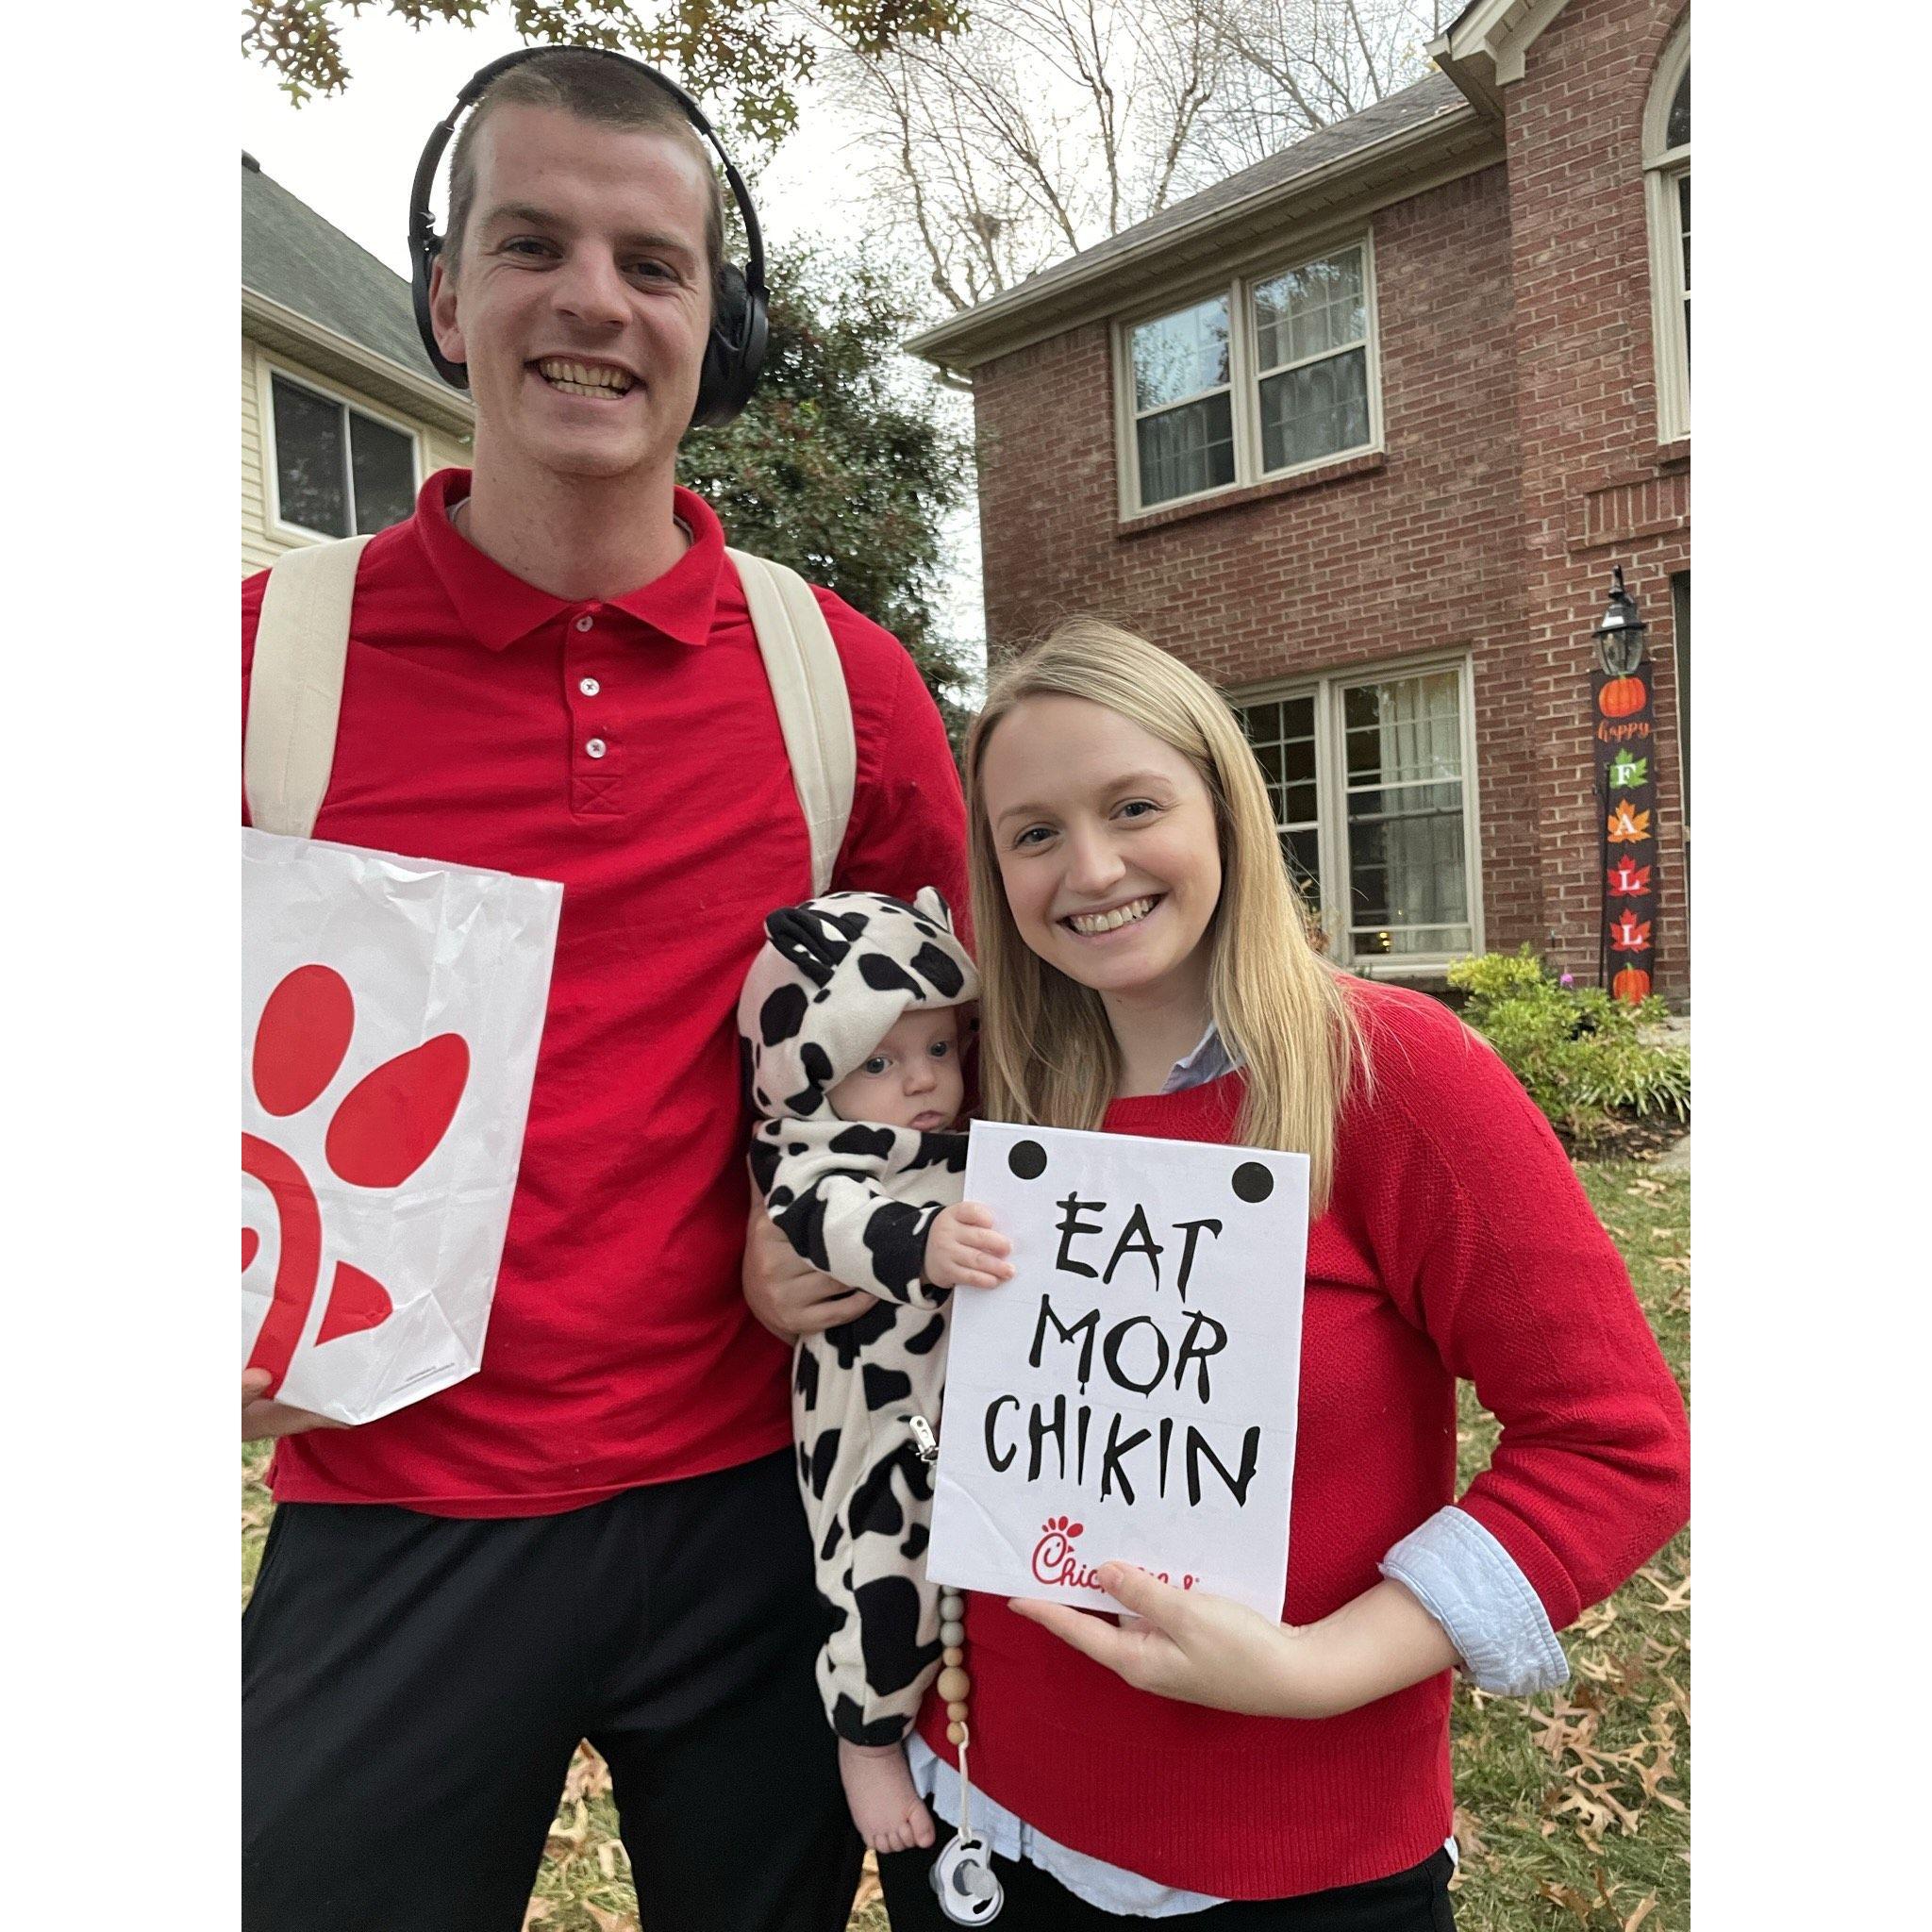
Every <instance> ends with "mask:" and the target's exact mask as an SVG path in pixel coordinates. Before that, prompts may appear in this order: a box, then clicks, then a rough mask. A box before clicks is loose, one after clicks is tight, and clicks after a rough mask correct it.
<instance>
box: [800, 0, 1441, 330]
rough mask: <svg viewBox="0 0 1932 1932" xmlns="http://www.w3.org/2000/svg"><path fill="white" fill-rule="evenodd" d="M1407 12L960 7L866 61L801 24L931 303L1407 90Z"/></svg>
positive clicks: (1418, 65) (855, 48)
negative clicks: (923, 38)
mask: <svg viewBox="0 0 1932 1932" xmlns="http://www.w3.org/2000/svg"><path fill="white" fill-rule="evenodd" d="M1432 10H1433V9H1432V8H1430V7H1429V6H1427V5H1418V4H1416V0H1339V4H1338V0H1140V4H1131V0H976V4H975V5H974V8H973V9H972V12H971V18H970V25H968V26H967V28H966V29H965V30H964V31H963V32H960V33H958V34H957V35H954V36H951V37H949V38H947V39H945V40H943V41H941V42H937V43H934V42H913V41H909V40H908V41H902V42H899V43H898V44H896V45H895V46H892V47H891V48H886V49H877V48H868V47H865V46H861V45H859V44H858V43H856V42H854V41H853V39H852V38H851V37H850V36H849V35H844V34H841V32H840V31H839V30H838V27H837V25H836V24H835V23H833V22H830V21H828V20H826V19H825V18H824V16H823V15H821V16H819V19H818V26H819V30H820V33H821V35H822V37H823V40H824V44H826V46H827V48H828V51H827V54H826V57H825V58H824V60H823V61H822V62H821V63H820V67H819V75H820V77H821V79H822V80H824V81H825V82H826V83H827V84H828V85H829V87H830V90H831V92H832V95H833V98H834V100H835V102H836V103H837V104H838V106H839V107H840V108H841V109H842V111H843V112H844V114H845V115H846V116H847V117H848V119H849V120H850V121H851V123H852V125H854V127H855V128H856V129H857V131H858V143H859V145H860V147H861V148H862V150H863V151H864V152H865V153H866V154H867V155H868V157H869V158H870V182H871V188H872V192H873V194H874V199H875V201H876V204H877V208H878V212H879V215H880V217H881V220H882V223H883V224H884V225H885V226H886V227H887V229H888V230H889V231H891V232H892V233H893V234H894V235H895V236H897V237H898V238H900V239H901V240H904V241H906V242H909V243H911V244H912V246H913V247H914V248H915V249H916V251H917V252H918V253H919V254H920V255H921V256H922V257H923V258H924V261H925V264H926V266H927V269H928V271H929V273H930V276H931V280H932V285H933V288H934V289H935V290H936V291H937V292H938V295H939V297H940V299H941V301H942V302H943V303H944V304H945V305H946V306H947V307H949V308H956V309H958V308H970V307H972V306H974V304H976V303H979V302H983V301H985V300H987V299H988V297H990V296H991V295H994V294H997V293H998V292H999V291H1001V290H1003V289H1008V288H1010V287H1012V286H1013V284H1014V283H1016V282H1018V281H1020V280H1022V279H1024V277H1025V276H1026V275H1031V274H1033V273H1034V272H1035V271H1037V270H1038V269H1040V268H1041V267H1044V266H1045V265H1046V264H1047V263H1049V262H1052V261H1055V260H1058V259H1061V258H1065V257H1066V256H1069V255H1073V254H1076V253H1078V252H1079V251H1080V250H1081V249H1083V248H1086V247H1090V246H1091V245H1092V244H1093V243H1094V242H1098V241H1101V240H1103V239H1105V238H1106V237H1107V236H1108V235H1113V234H1117V233H1119V232H1120V230H1121V229H1123V228H1124V227H1128V226H1130V225H1133V224H1134V223H1136V222H1140V221H1143V220H1145V219H1146V218H1147V217H1148V216H1149V215H1152V214H1157V213H1158V212H1159V211H1160V210H1161V209H1162V208H1166V207H1168V206H1169V205H1170V203H1172V202H1173V201H1174V200H1176V199H1178V198H1180V197H1182V196H1185V195H1187V194H1190V193H1192V192H1195V190H1197V189H1198V188H1200V187H1203V186H1206V185H1207V184H1208V182H1209V181H1212V180H1216V179H1219V178H1220V177H1221V176H1223V175H1226V174H1229V173H1231V172H1233V170H1235V169H1236V168H1239V167H1241V166H1244V165H1245V164H1246V163H1247V162H1249V161H1251V160H1256V159H1258V158H1261V156H1263V155H1266V154H1271V153H1274V152H1275V151H1276V150H1277V149H1279V148H1281V147H1283V146H1285V145H1287V144H1288V143H1289V142H1292V141H1295V140H1298V139H1299V138H1300V137H1301V136H1303V135H1305V134H1307V133H1308V132H1309V131H1311V130H1312V129H1314V128H1316V127H1322V126H1325V125H1328V124H1329V123H1330V122H1331V121H1335V120H1338V119H1341V118H1343V117H1344V116H1346V115H1348V114H1351V113H1355V112H1357V111H1358V109H1359V108H1362V107H1365V106H1367V105H1368V104H1369V103H1370V102H1372V101H1374V100H1377V99H1380V98H1381V97H1382V96H1383V95H1384V94H1386V93H1388V92H1392V91H1393V90H1394V89H1397V88H1400V87H1405V86H1407V85H1408V83H1409V82H1411V81H1412V80H1414V79H1416V78H1418V77H1419V76H1420V75H1421V74H1422V73H1423V72H1424V71H1425V68H1426V64H1427V62H1426V55H1425V53H1424V41H1425V37H1426V34H1427V31H1428V29H1429V26H1430V25H1431V22H1430V17H1429V16H1430V14H1431V12H1432Z"/></svg>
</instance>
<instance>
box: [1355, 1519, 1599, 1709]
mask: <svg viewBox="0 0 1932 1932" xmlns="http://www.w3.org/2000/svg"><path fill="white" fill-rule="evenodd" d="M1380 1567H1381V1571H1382V1574H1383V1575H1384V1576H1387V1577H1391V1578H1392V1579H1393V1580H1394V1581H1395V1582H1397V1583H1399V1584H1401V1585H1402V1587H1403V1588H1404V1589H1405V1590H1406V1591H1408V1593H1409V1594H1410V1595H1411V1596H1413V1597H1414V1598H1415V1600H1416V1601H1417V1602H1418V1603H1419V1604H1421V1605H1422V1607H1423V1608H1424V1609H1425V1610H1426V1611H1428V1613H1429V1615H1430V1616H1432V1617H1433V1618H1435V1620H1436V1622H1437V1623H1439V1624H1441V1626H1442V1628H1443V1629H1444V1630H1446V1631H1447V1632H1448V1633H1449V1641H1450V1642H1451V1643H1453V1644H1454V1645H1455V1646H1456V1650H1457V1655H1458V1656H1459V1657H1461V1658H1462V1665H1463V1669H1464V1670H1466V1671H1467V1672H1468V1673H1469V1675H1470V1677H1471V1679H1472V1680H1473V1681H1474V1683H1475V1684H1476V1686H1477V1687H1478V1688H1479V1689H1481V1690H1484V1691H1494V1692H1495V1693H1496V1694H1497V1695H1499V1696H1503V1697H1530V1696H1534V1695H1535V1694H1536V1692H1538V1691H1553V1690H1555V1689H1556V1687H1557V1685H1558V1684H1564V1683H1567V1682H1569V1679H1570V1662H1569V1659H1568V1658H1567V1657H1564V1655H1563V1646H1562V1645H1561V1644H1560V1643H1558V1642H1557V1633H1556V1632H1555V1631H1554V1630H1553V1629H1551V1627H1550V1620H1549V1618H1548V1616H1547V1615H1545V1614H1544V1611H1543V1607H1542V1600H1541V1598H1540V1597H1539V1596H1538V1595H1537V1593H1536V1591H1534V1590H1532V1589H1531V1588H1530V1584H1529V1578H1528V1577H1526V1576H1525V1575H1524V1574H1523V1572H1522V1571H1521V1570H1520V1569H1519V1568H1518V1567H1517V1564H1516V1559H1515V1558H1514V1557H1511V1556H1510V1554H1509V1552H1508V1551H1507V1550H1506V1549H1505V1548H1504V1547H1503V1545H1502V1544H1501V1543H1499V1542H1498V1541H1496V1539H1495V1538H1494V1537H1493V1536H1491V1534H1490V1532H1489V1531H1488V1530H1487V1529H1485V1528H1484V1527H1483V1525H1482V1524H1480V1523H1478V1522H1477V1521H1476V1520H1475V1518H1474V1516H1472V1515H1471V1514H1470V1513H1469V1511H1468V1510H1466V1509H1458V1508H1457V1507H1455V1506H1454V1505H1453V1504H1451V1505H1449V1506H1448V1507H1444V1508H1441V1509H1438V1510H1437V1511H1436V1513H1435V1514H1434V1515H1433V1516H1432V1517H1430V1518H1429V1520H1428V1521H1427V1522H1426V1523H1424V1524H1423V1525H1422V1526H1421V1527H1420V1528H1419V1529H1414V1530H1411V1531H1410V1532H1409V1534H1408V1535H1407V1536H1406V1537H1404V1538H1403V1540H1402V1541H1400V1542H1399V1543H1397V1544H1396V1545H1395V1547H1394V1548H1393V1549H1392V1550H1391V1551H1390V1552H1389V1554H1388V1555H1387V1556H1386V1557H1383V1558H1382V1562H1381V1566H1380Z"/></svg>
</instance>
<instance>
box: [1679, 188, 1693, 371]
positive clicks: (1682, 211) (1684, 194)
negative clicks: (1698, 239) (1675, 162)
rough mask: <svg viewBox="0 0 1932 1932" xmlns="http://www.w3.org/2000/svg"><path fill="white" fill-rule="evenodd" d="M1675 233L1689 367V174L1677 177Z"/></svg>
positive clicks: (1687, 366) (1685, 344) (1689, 364)
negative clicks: (1680, 259) (1680, 247)
mask: <svg viewBox="0 0 1932 1932" xmlns="http://www.w3.org/2000/svg"><path fill="white" fill-rule="evenodd" d="M1677 233H1678V236H1679V238H1680V240H1681V241H1682V242H1683V247H1684V367H1685V369H1686V370H1687V371H1688V370H1689V368H1690V367H1691V176H1690V175H1688V174H1685V175H1679V176H1678V177H1677Z"/></svg>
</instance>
